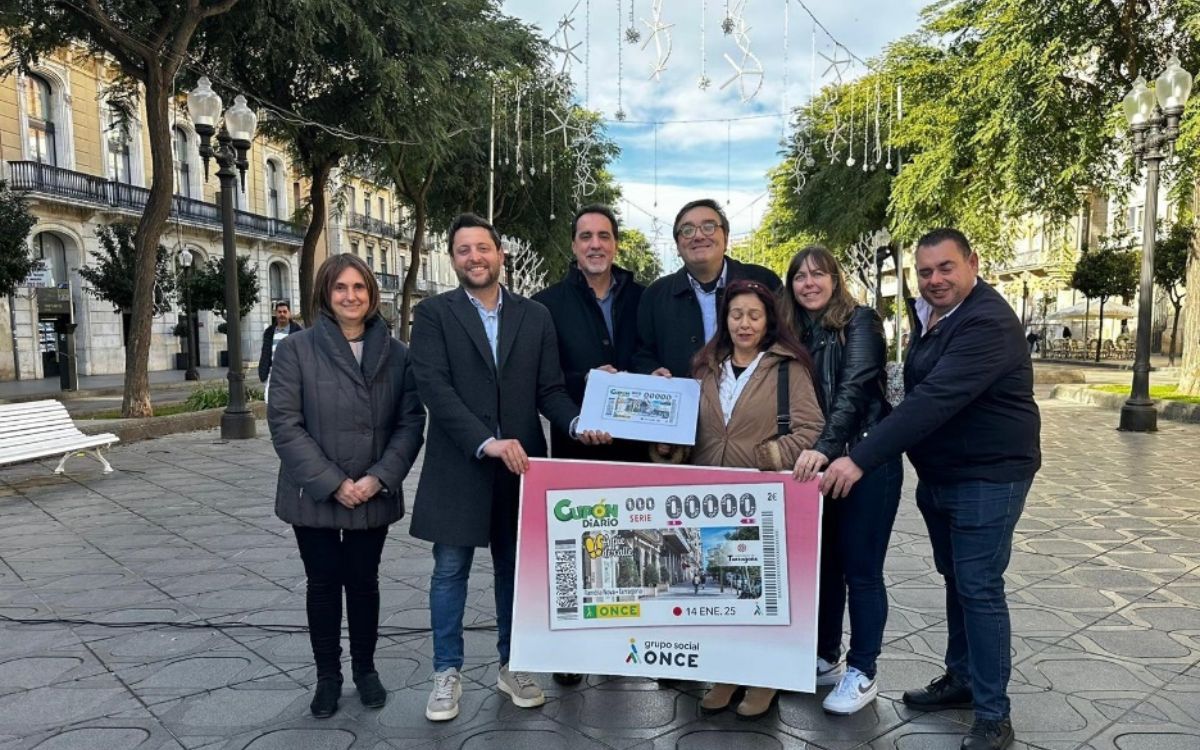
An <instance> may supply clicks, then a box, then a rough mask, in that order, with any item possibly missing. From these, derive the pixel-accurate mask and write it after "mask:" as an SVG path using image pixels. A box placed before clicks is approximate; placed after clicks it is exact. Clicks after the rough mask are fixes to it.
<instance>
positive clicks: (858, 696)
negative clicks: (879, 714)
mask: <svg viewBox="0 0 1200 750" xmlns="http://www.w3.org/2000/svg"><path fill="white" fill-rule="evenodd" d="M878 693H879V687H878V685H876V684H875V680H872V679H871V678H869V677H867V676H866V675H865V674H863V673H862V672H860V671H858V670H857V669H855V668H854V667H849V668H848V669H847V670H846V674H845V675H843V676H842V679H841V680H839V681H838V684H837V687H835V688H834V689H833V690H830V691H829V695H827V696H825V700H824V701H822V702H821V707H822V708H824V709H825V713H830V714H837V715H839V716H849V715H850V714H852V713H854V712H855V711H857V710H858V709H860V708H862V707H863V706H865V705H867V704H868V703H870V702H871V701H873V700H875V696H876V695H878Z"/></svg>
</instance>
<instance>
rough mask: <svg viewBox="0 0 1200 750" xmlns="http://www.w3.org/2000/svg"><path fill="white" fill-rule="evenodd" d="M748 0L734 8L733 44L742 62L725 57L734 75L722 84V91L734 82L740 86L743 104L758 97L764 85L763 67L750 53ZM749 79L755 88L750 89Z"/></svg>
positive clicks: (739, 91) (739, 1)
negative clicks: (746, 10) (746, 12)
mask: <svg viewBox="0 0 1200 750" xmlns="http://www.w3.org/2000/svg"><path fill="white" fill-rule="evenodd" d="M745 7H746V0H738V3H737V4H736V5H735V6H734V7H733V20H734V23H735V28H734V33H733V43H734V44H735V45H737V48H738V51H739V52H741V53H742V61H741V64H740V65H739V64H738V63H735V62H734V61H733V58H731V57H730V56H729V54H728V53H726V54H725V55H724V57H725V62H727V63H729V66H730V67H731V68H733V75H731V76H730V77H729V80H727V81H725V83H723V84H721V89H722V90H724V89H725V88H726V87H727V86H729V85H730V84H731V83H733V82H734V81H737V84H738V93H739V94H740V95H741V98H742V103H745V102H748V101H750V100H751V99H753V98H754V97H755V96H757V95H758V92H759V91H760V90H761V89H762V85H763V65H762V63H761V62H760V61H759V59H758V58H757V57H755V56H754V53H753V52H751V51H750V27H749V26H747V25H746V18H745V14H744V11H745ZM747 78H750V79H753V80H754V81H755V83H754V86H753V88H750V87H749V85H748V82H747V80H746V79H747Z"/></svg>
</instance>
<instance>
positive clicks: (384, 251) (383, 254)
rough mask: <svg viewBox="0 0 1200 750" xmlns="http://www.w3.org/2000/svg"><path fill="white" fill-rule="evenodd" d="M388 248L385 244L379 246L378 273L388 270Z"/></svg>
mask: <svg viewBox="0 0 1200 750" xmlns="http://www.w3.org/2000/svg"><path fill="white" fill-rule="evenodd" d="M389 250H390V248H388V246H387V245H384V246H383V247H381V248H379V272H380V273H387V272H388V251H389Z"/></svg>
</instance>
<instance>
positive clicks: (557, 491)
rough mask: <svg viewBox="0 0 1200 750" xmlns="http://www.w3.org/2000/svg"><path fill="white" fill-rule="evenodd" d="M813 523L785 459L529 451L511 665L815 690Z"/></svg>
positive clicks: (814, 497) (808, 489)
mask: <svg viewBox="0 0 1200 750" xmlns="http://www.w3.org/2000/svg"><path fill="white" fill-rule="evenodd" d="M820 530H821V501H820V496H819V494H818V491H817V487H816V482H815V481H813V482H809V483H807V484H803V485H801V484H798V483H796V482H794V481H792V479H791V477H790V476H789V475H787V474H775V473H764V472H760V471H754V470H745V469H714V468H704V467H692V466H657V465H652V464H613V463H601V462H594V461H552V460H545V459H533V460H532V461H531V466H530V470H529V471H528V472H527V473H526V474H525V475H524V477H523V479H522V483H521V520H520V527H519V530H518V549H517V573H516V578H517V580H516V596H515V607H514V612H513V640H512V667H513V669H517V670H523V671H530V672H579V673H584V674H609V675H635V676H644V677H673V678H680V679H688V680H701V681H715V682H733V683H738V684H742V685H758V686H763V687H775V688H780V689H785V690H795V691H803V692H812V691H813V690H814V689H815V674H816V621H817V581H818V570H819V565H818V561H819V560H820V544H821V540H820Z"/></svg>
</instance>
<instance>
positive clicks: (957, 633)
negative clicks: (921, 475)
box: [917, 478, 1033, 720]
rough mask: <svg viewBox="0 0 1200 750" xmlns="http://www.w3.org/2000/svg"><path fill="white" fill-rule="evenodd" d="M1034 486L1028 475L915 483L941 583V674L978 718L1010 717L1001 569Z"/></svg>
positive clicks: (1009, 670) (1009, 667)
mask: <svg viewBox="0 0 1200 750" xmlns="http://www.w3.org/2000/svg"><path fill="white" fill-rule="evenodd" d="M1032 484H1033V479H1032V478H1031V479H1024V480H1021V481H1019V482H1001V483H997V482H983V481H970V482H956V483H952V484H951V483H947V484H934V483H931V482H924V481H922V482H918V483H917V507H918V508H919V509H920V511H921V515H922V516H924V517H925V526H926V527H927V528H928V529H929V542H930V544H931V545H932V546H933V561H934V564H935V565H936V566H937V571H938V572H939V573H941V574H942V577H943V578H944V579H945V581H946V628H947V631H948V633H947V642H946V671H947V672H949V673H950V674H951V675H953V676H954V677H956V678H957V679H959V680H960V681H961V682H963V683H964V684H967V685H970V686H971V690H972V691H973V693H974V698H975V718H977V719H991V720H999V719H1004V718H1006V717H1007V716H1008V714H1009V701H1008V679H1009V676H1010V674H1011V673H1012V654H1011V650H1010V649H1011V641H1012V630H1011V626H1010V624H1009V618H1008V603H1007V602H1006V601H1005V595H1004V570H1005V569H1006V568H1007V567H1008V559H1009V556H1010V554H1011V552H1012V538H1013V529H1014V528H1015V527H1016V525H1017V521H1018V520H1019V519H1020V517H1021V511H1022V510H1023V509H1024V508H1025V497H1026V495H1028V494H1029V487H1030V485H1032Z"/></svg>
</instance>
